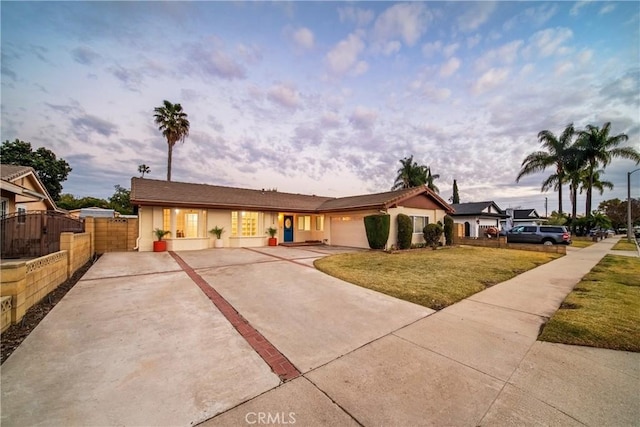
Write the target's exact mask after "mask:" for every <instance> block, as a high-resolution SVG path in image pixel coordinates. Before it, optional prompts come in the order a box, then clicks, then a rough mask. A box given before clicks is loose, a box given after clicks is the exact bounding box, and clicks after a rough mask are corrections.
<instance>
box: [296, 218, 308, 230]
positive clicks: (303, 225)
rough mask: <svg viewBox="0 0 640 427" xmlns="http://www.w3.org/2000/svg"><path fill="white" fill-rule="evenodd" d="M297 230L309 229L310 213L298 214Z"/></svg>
mask: <svg viewBox="0 0 640 427" xmlns="http://www.w3.org/2000/svg"><path fill="white" fill-rule="evenodd" d="M298 230H300V231H311V215H299V216H298Z"/></svg>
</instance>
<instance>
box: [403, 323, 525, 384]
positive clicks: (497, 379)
mask: <svg viewBox="0 0 640 427" xmlns="http://www.w3.org/2000/svg"><path fill="white" fill-rule="evenodd" d="M395 332H397V331H394V332H393V336H394V337H396V338H399V339H401V340H402V341H405V342H407V343H409V344H412V345H414V346H416V347H419V348H421V349H423V350H426V351H429V352H431V353H433V354H437V355H438V356H441V357H444V358H445V359H448V360H451V361H452V362H455V363H457V364H459V365H462V366H465V367H467V368H469V369H473V370H474V371H476V372H479V373H481V374H482V375H486V376H487V377H489V378H492V379H494V380H496V381H499V382H501V383H504V384H506V383H507V380H504V379H502V378H498V377H496V376H495V375H492V374H490V373H488V372H484V371H482V370H480V369H478V368H476V367H475V366H471V365H467V364H466V363H464V362H461V361H459V360H457V359H454V358H453V357H451V356H447V355H446V354H442V353H440V352H439V351H435V350H434V349H432V348H429V347H425V346H423V345H420V344H418V343H416V342H413V341H411V340H410V339H407V338H405V337H402V336H400V335H396V334H395ZM531 345H533V344H531ZM527 352H528V350H527ZM521 362H522V361H521ZM516 369H517V368H516ZM513 372H515V369H514V371H513ZM513 372H512V373H511V375H509V378H511V376H512V375H513ZM504 384H503V387H504ZM501 390H502V389H501ZM498 394H499V393H498Z"/></svg>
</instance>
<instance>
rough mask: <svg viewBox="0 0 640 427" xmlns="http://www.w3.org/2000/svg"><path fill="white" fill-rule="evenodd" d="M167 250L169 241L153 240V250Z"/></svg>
mask: <svg viewBox="0 0 640 427" xmlns="http://www.w3.org/2000/svg"><path fill="white" fill-rule="evenodd" d="M166 250H167V242H166V241H165V240H156V241H155V242H153V252H164V251H166Z"/></svg>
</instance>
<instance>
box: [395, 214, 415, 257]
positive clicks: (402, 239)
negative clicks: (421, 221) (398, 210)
mask: <svg viewBox="0 0 640 427" xmlns="http://www.w3.org/2000/svg"><path fill="white" fill-rule="evenodd" d="M397 218H398V249H411V237H412V235H413V223H412V222H411V218H409V216H408V215H405V214H398V217H397Z"/></svg>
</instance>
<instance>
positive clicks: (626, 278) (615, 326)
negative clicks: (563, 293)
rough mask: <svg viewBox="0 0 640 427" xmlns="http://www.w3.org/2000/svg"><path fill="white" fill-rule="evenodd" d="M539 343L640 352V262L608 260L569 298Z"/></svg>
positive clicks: (601, 263) (613, 256)
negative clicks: (546, 342) (548, 342)
mask: <svg viewBox="0 0 640 427" xmlns="http://www.w3.org/2000/svg"><path fill="white" fill-rule="evenodd" d="M539 339H540V340H542V341H550V342H557V343H562V344H576V345H586V346H590V347H600V348H610V349H613V350H628V351H636V352H640V259H638V258H633V257H625V256H615V255H607V256H605V257H604V258H603V259H602V260H601V261H600V263H598V265H596V266H595V267H594V268H593V269H592V270H591V272H590V273H589V274H587V275H586V276H585V277H584V278H583V279H582V281H581V282H580V283H578V284H577V285H576V287H575V288H574V289H573V291H572V292H571V293H570V294H569V295H568V296H567V298H566V299H565V301H564V302H563V303H562V305H561V306H560V309H559V310H558V311H557V312H556V314H554V315H553V317H552V318H551V320H550V321H549V322H548V323H547V324H546V325H545V327H544V329H543V331H542V334H541V335H540V337H539Z"/></svg>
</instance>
